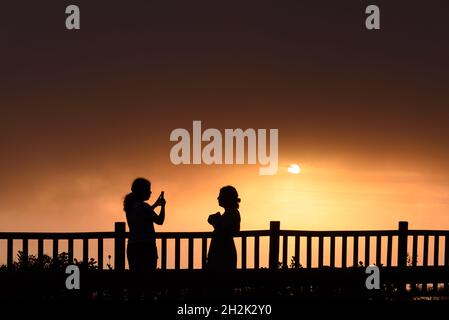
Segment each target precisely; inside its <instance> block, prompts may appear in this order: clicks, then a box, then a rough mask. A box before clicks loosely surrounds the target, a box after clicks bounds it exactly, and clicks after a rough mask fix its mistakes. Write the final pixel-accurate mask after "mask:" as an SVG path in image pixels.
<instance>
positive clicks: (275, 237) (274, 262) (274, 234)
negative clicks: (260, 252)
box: [269, 221, 281, 270]
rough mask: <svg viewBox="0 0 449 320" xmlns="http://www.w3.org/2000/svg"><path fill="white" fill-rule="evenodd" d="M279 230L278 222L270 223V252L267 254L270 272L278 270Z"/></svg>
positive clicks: (279, 224)
mask: <svg viewBox="0 0 449 320" xmlns="http://www.w3.org/2000/svg"><path fill="white" fill-rule="evenodd" d="M280 230H281V222H280V221H270V252H269V267H270V270H277V269H278V263H279V234H280Z"/></svg>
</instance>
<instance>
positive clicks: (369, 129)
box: [0, 1, 449, 231]
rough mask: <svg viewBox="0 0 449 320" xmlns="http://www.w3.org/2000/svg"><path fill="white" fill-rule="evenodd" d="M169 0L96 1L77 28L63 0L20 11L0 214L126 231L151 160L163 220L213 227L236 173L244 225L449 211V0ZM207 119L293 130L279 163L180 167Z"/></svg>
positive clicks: (384, 223)
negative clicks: (177, 144)
mask: <svg viewBox="0 0 449 320" xmlns="http://www.w3.org/2000/svg"><path fill="white" fill-rule="evenodd" d="M105 3H107V4H108V6H109V5H110V6H109V7H108V8H109V9H108V11H107V12H106V11H105V10H104V8H105V6H104V5H102V4H105ZM152 5H155V4H150V3H144V2H142V3H139V6H137V5H136V6H135V7H127V8H122V7H119V6H116V5H112V4H109V2H104V3H102V1H98V3H97V2H95V3H91V2H83V1H81V3H80V6H82V7H83V10H84V12H85V13H84V15H83V17H85V20H84V22H83V28H82V29H81V30H80V31H79V32H78V33H70V34H67V33H66V32H65V30H64V29H63V28H60V27H57V26H59V25H58V24H59V23H60V20H61V19H60V17H59V16H58V14H59V11H60V9H61V8H62V5H61V7H58V6H42V7H39V8H33V7H32V6H30V7H26V8H25V7H23V6H20V5H15V4H8V6H9V8H8V9H9V10H5V11H3V12H8V15H7V16H2V17H0V18H1V20H2V21H3V22H4V25H5V27H4V28H2V29H1V30H0V37H1V38H2V39H4V41H2V48H1V50H0V55H1V56H0V62H1V66H2V73H1V74H0V83H1V84H2V86H1V87H0V94H1V95H0V111H1V117H0V150H1V157H0V231H96V230H103V231H111V230H112V229H113V224H114V222H116V221H124V214H123V212H122V204H121V201H122V198H123V196H124V195H125V194H126V193H127V192H129V186H130V183H131V182H132V180H133V179H134V178H135V177H138V176H143V177H147V178H149V179H150V180H151V181H152V182H153V191H154V193H153V194H154V195H157V194H159V192H160V191H161V190H164V191H165V192H166V198H167V219H166V223H165V224H164V225H163V226H161V227H157V230H158V231H190V230H198V231H203V230H211V227H210V226H209V225H208V224H207V222H206V220H207V216H208V215H209V214H211V213H214V212H216V211H218V210H221V208H219V207H218V205H217V201H216V197H217V194H218V191H219V188H220V187H222V186H224V185H227V184H231V185H234V186H235V187H236V188H237V190H238V191H239V193H240V196H241V198H242V203H241V215H242V229H244V230H251V229H267V228H268V226H269V222H270V221H271V220H279V221H281V228H284V229H314V230H324V229H329V230H330V229H395V228H397V223H398V221H400V220H406V221H409V223H410V228H430V229H448V228H449V183H448V181H449V165H448V164H449V152H448V150H449V149H448V148H447V147H448V143H447V141H449V126H448V120H449V113H448V108H447V102H448V100H449V94H448V92H449V91H448V90H447V88H448V87H449V79H448V74H449V72H448V71H449V66H448V59H447V56H449V46H448V44H447V41H446V39H447V34H448V30H449V26H448V25H447V19H446V18H438V17H439V16H438V15H443V14H444V13H445V12H447V3H438V4H435V5H432V6H430V5H429V6H426V7H425V8H423V7H422V6H415V5H413V4H409V3H407V6H400V5H398V6H397V7H396V6H395V5H393V4H390V5H391V7H389V10H387V12H388V14H386V15H385V16H384V17H383V20H382V21H384V22H383V23H385V25H384V26H385V28H384V29H383V30H382V31H379V32H378V33H366V30H365V29H363V27H362V26H363V25H362V24H360V21H361V17H363V11H361V8H362V7H361V4H360V3H359V1H357V2H356V1H352V2H351V1H349V2H347V3H345V4H338V6H337V4H335V6H333V5H329V4H327V5H326V6H320V5H319V4H318V3H317V4H316V5H315V4H310V3H309V4H307V5H304V6H299V7H298V6H297V5H296V2H294V1H292V2H291V3H286V4H285V5H284V6H283V7H279V6H278V5H275V4H274V3H273V4H272V5H271V6H270V5H269V4H259V5H258V6H256V7H253V6H251V5H249V4H234V3H231V2H229V1H226V2H223V3H218V2H217V3H214V5H213V6H212V5H211V4H210V3H204V4H203V5H198V6H197V7H190V6H187V5H186V4H184V5H180V6H179V7H175V8H171V7H170V8H168V7H165V6H164V5H163V4H158V6H157V8H155V7H151V8H149V6H152ZM385 5H386V4H385ZM255 8H256V9H257V10H256V11H254V9H255ZM44 9H45V10H44ZM361 12H362V13H361ZM19 13H20V14H19ZM18 17H20V18H18ZM43 17H44V18H45V19H44V18H43ZM298 17H300V19H299V18H298ZM105 21H121V23H110V24H107V23H105ZM31 26H32V27H31ZM193 120H201V121H202V123H203V126H204V128H217V129H219V130H224V129H225V128H243V129H245V128H265V129H270V128H277V129H279V165H280V169H279V172H278V174H276V175H274V176H259V175H258V168H259V165H228V166H226V165H221V166H219V165H215V166H206V165H197V166H194V165H186V166H182V165H181V166H174V165H173V164H171V162H170V159H169V152H170V148H171V146H172V145H173V143H171V142H170V141H169V136H170V132H171V130H173V129H175V128H186V129H188V130H191V126H192V121H193ZM290 163H297V164H299V165H300V166H301V168H302V172H301V174H299V175H291V174H287V172H286V167H287V166H288V165H289V164H290ZM150 201H154V199H152V200H150Z"/></svg>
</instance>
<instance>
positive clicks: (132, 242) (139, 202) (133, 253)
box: [123, 178, 165, 272]
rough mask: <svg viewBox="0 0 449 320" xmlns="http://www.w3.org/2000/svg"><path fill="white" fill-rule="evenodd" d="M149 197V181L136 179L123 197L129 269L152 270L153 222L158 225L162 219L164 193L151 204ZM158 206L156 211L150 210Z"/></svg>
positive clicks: (153, 262)
mask: <svg viewBox="0 0 449 320" xmlns="http://www.w3.org/2000/svg"><path fill="white" fill-rule="evenodd" d="M150 196H151V183H150V181H148V180H147V179H144V178H137V179H136V180H134V182H133V184H132V186H131V193H129V194H127V195H126V196H125V199H124V201H123V209H124V211H125V213H126V220H127V222H128V228H129V239H128V248H127V256H128V262H129V269H130V270H131V271H139V272H142V271H150V270H155V269H156V265H157V258H158V255H157V248H156V232H155V230H154V225H153V223H156V224H158V225H162V224H163V223H164V220H165V199H164V192H163V191H162V192H161V195H160V196H159V198H158V199H157V200H156V202H155V203H154V204H153V205H149V204H148V203H146V202H145V201H147V200H148V199H149V198H150ZM158 206H160V207H161V211H160V213H159V214H157V213H156V212H155V211H154V209H155V208H156V207H158Z"/></svg>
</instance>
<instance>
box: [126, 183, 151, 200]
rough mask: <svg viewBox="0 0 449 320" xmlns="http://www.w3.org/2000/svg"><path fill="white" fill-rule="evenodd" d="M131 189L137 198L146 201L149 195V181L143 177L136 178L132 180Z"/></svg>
mask: <svg viewBox="0 0 449 320" xmlns="http://www.w3.org/2000/svg"><path fill="white" fill-rule="evenodd" d="M131 191H132V193H134V195H135V196H136V198H137V199H139V200H141V201H146V200H148V199H150V196H151V182H150V181H148V180H147V179H145V178H137V179H136V180H134V181H133V184H132V186H131Z"/></svg>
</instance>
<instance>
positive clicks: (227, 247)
mask: <svg viewBox="0 0 449 320" xmlns="http://www.w3.org/2000/svg"><path fill="white" fill-rule="evenodd" d="M239 203H240V198H239V196H238V193H237V190H236V189H235V188H234V187H232V186H226V187H223V188H221V189H220V194H219V195H218V204H219V206H220V207H223V208H224V209H225V211H224V213H223V214H220V212H217V213H215V214H212V215H210V216H209V219H208V220H207V221H208V222H209V223H210V224H211V225H212V226H213V227H214V231H213V235H212V241H211V243H210V247H209V253H208V256H207V269H208V270H210V271H225V272H226V271H232V270H235V269H236V268H237V250H236V249H235V244H234V235H235V234H236V233H237V232H239V231H240V212H239V210H238V208H239Z"/></svg>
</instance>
